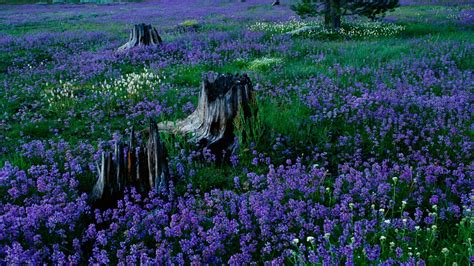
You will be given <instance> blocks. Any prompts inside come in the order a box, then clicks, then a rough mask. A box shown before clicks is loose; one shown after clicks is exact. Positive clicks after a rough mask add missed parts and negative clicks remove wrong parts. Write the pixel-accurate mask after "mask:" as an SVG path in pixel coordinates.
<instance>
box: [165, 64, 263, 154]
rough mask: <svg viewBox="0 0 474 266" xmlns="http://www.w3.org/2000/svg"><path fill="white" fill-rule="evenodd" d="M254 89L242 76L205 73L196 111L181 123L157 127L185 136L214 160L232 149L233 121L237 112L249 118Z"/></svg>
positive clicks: (245, 76)
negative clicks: (189, 135) (204, 148)
mask: <svg viewBox="0 0 474 266" xmlns="http://www.w3.org/2000/svg"><path fill="white" fill-rule="evenodd" d="M253 103H254V96H253V87H252V82H251V81H250V79H249V77H248V76H247V75H246V74H244V75H232V74H226V75H223V74H219V75H216V74H215V73H208V74H206V75H205V76H204V77H203V82H202V88H201V92H200V95H199V102H198V106H197V108H196V110H195V111H194V112H193V113H192V114H191V115H189V116H188V117H187V118H185V119H183V120H179V121H176V122H171V121H167V122H163V123H160V124H158V128H159V129H160V130H163V131H165V132H171V133H175V134H181V135H188V134H191V138H190V140H189V142H191V143H193V144H196V145H198V146H199V147H206V148H208V149H210V150H211V152H212V153H213V154H214V155H216V158H217V160H221V159H223V154H224V153H225V152H226V151H229V150H231V149H232V148H233V144H234V138H235V134H234V119H235V118H236V116H237V115H238V114H239V112H240V111H242V112H243V115H244V118H249V117H250V116H251V115H252V109H253V110H254V111H256V109H255V108H252V106H251V105H252V104H253Z"/></svg>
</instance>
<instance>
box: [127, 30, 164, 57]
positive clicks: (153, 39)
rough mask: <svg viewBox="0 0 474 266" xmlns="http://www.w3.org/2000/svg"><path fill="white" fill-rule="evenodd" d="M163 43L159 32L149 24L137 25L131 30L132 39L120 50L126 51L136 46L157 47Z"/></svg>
mask: <svg viewBox="0 0 474 266" xmlns="http://www.w3.org/2000/svg"><path fill="white" fill-rule="evenodd" d="M162 42H163V41H162V39H161V37H160V35H159V34H158V31H157V30H156V29H155V28H154V27H152V26H151V25H149V24H145V23H141V24H136V25H135V26H134V27H133V28H132V29H131V30H130V37H129V40H128V42H127V43H125V44H124V45H122V46H121V47H120V48H119V49H118V50H119V51H125V50H128V49H131V48H133V47H136V46H157V45H159V44H161V43H162Z"/></svg>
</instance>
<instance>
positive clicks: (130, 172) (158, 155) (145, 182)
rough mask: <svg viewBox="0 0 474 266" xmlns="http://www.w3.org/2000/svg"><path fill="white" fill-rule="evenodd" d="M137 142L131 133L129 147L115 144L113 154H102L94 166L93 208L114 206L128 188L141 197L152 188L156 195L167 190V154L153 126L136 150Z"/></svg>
mask: <svg viewBox="0 0 474 266" xmlns="http://www.w3.org/2000/svg"><path fill="white" fill-rule="evenodd" d="M136 142H137V141H136V136H135V133H134V131H133V129H132V132H131V134H130V141H129V143H128V145H124V144H123V143H122V142H117V143H116V144H115V147H114V152H113V154H112V153H111V152H103V153H102V156H101V160H100V163H99V164H98V165H97V168H98V172H99V178H98V180H97V181H96V183H95V185H94V188H93V189H92V193H91V195H90V198H91V200H92V201H93V202H94V203H95V204H96V206H98V207H110V206H113V205H114V204H115V203H116V201H117V200H118V199H120V198H122V197H123V195H124V192H125V189H126V188H130V187H135V188H136V190H137V191H138V192H139V193H142V194H144V193H147V192H148V191H150V190H151V189H152V188H154V189H156V190H157V191H159V192H162V191H165V190H167V189H168V184H169V181H170V174H169V168H168V159H167V151H166V148H165V146H164V144H163V143H162V142H161V140H160V136H159V132H158V128H157V126H156V123H155V122H150V132H149V137H148V141H147V143H146V144H145V145H141V146H136V144H135V143H136Z"/></svg>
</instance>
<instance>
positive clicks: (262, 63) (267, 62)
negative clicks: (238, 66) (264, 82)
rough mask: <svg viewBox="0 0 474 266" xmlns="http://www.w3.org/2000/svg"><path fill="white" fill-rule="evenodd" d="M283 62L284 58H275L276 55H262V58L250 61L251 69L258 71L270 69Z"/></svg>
mask: <svg viewBox="0 0 474 266" xmlns="http://www.w3.org/2000/svg"><path fill="white" fill-rule="evenodd" d="M282 63H283V60H282V59H281V58H275V57H262V58H257V59H255V60H253V61H252V62H250V66H249V69H250V70H253V71H258V70H269V69H271V68H273V67H275V66H278V65H281V64H282Z"/></svg>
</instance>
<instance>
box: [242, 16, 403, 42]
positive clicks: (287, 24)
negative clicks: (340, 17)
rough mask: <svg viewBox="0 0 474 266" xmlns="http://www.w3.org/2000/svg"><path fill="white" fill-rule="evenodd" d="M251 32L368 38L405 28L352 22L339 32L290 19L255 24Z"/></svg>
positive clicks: (317, 24) (383, 35)
mask: <svg viewBox="0 0 474 266" xmlns="http://www.w3.org/2000/svg"><path fill="white" fill-rule="evenodd" d="M249 29H250V30H252V31H264V32H269V33H275V34H281V33H290V34H292V35H305V36H308V37H318V36H321V37H324V36H327V37H329V36H333V37H337V36H339V37H344V38H368V37H388V36H393V35H396V34H399V33H400V32H402V31H403V30H405V26H402V25H397V24H393V23H384V22H373V21H366V22H354V23H348V24H345V25H344V26H343V27H341V28H340V29H339V30H334V29H330V28H327V27H324V25H323V24H322V23H321V22H317V21H300V20H297V19H296V18H291V19H290V20H287V21H281V22H257V23H255V24H252V25H251V26H250V27H249Z"/></svg>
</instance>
